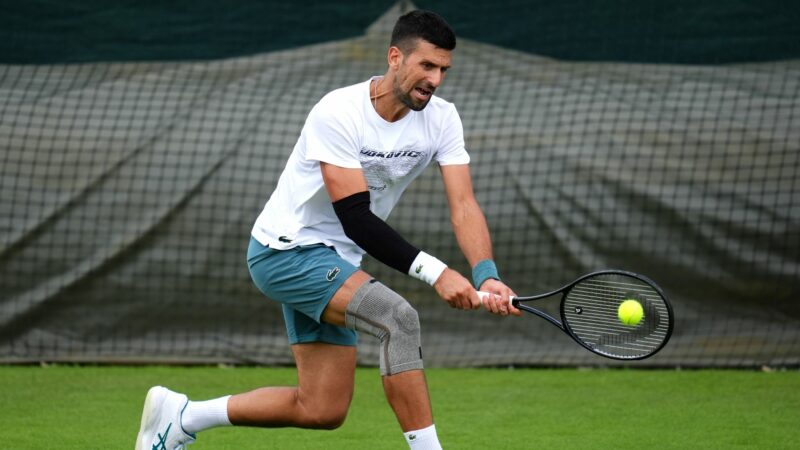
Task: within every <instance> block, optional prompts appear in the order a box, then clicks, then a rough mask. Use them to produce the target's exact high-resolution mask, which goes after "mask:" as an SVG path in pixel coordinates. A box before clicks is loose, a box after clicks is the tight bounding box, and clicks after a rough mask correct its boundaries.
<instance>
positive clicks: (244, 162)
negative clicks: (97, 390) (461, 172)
mask: <svg viewBox="0 0 800 450" xmlns="http://www.w3.org/2000/svg"><path fill="white" fill-rule="evenodd" d="M637 4H638V3H637ZM390 6H391V4H388V5H386V8H383V10H385V9H387V8H389V7H390ZM422 6H429V7H433V6H436V4H432V5H422ZM445 6H446V5H445ZM445 6H442V8H443V9H447V8H446V7H445ZM408 7H409V6H408V5H403V4H401V5H396V6H395V7H393V8H391V9H389V11H388V12H386V13H385V14H384V15H383V16H382V17H380V18H377V17H376V20H375V22H374V23H372V24H371V25H369V26H368V27H367V29H366V31H365V32H363V33H361V34H360V35H357V36H352V37H344V38H339V39H335V40H332V41H326V42H319V43H315V44H311V45H303V46H300V47H296V46H295V47H293V48H285V49H277V50H274V51H267V52H258V53H255V54H251V55H243V56H235V57H228V58H210V59H205V60H195V61H185V60H184V61H178V60H164V61H150V62H142V61H122V62H109V61H92V62H77V63H76V62H58V63H46V64H43V63H39V64H32V63H25V64H17V63H7V64H3V65H0V362H35V361H70V362H178V363H258V364H288V363H291V362H292V359H291V354H290V351H289V348H288V345H287V340H286V337H285V331H284V327H283V319H282V315H281V313H280V307H279V305H278V304H277V303H275V302H273V301H272V300H269V299H267V298H265V297H263V296H262V295H261V294H260V293H259V292H258V291H257V290H256V288H255V287H254V285H253V284H252V282H251V280H250V278H249V274H248V271H247V267H246V264H245V253H246V248H247V244H248V239H249V232H250V228H251V226H252V224H253V221H254V220H255V218H256V216H257V215H258V213H259V212H260V210H261V208H262V207H263V204H264V202H265V201H266V199H267V198H268V196H269V194H270V193H271V192H272V189H274V187H275V184H276V182H277V179H278V176H279V175H280V173H281V171H282V169H283V166H284V164H285V162H286V160H287V158H288V156H289V153H290V152H291V149H292V147H293V146H294V143H295V141H296V139H297V136H298V134H299V131H300V128H301V127H302V125H303V121H304V119H305V116H306V114H307V113H308V111H309V110H310V108H311V107H312V106H313V105H314V103H315V102H316V101H317V100H318V99H319V98H320V97H321V96H322V95H324V94H325V93H326V92H328V91H330V90H332V89H334V88H337V87H341V86H345V85H350V84H354V83H357V82H360V81H363V80H366V79H367V78H368V77H369V76H371V75H379V74H382V73H383V72H384V70H385V64H386V63H385V51H386V47H387V43H388V35H387V33H388V30H389V29H390V27H391V25H392V24H393V23H394V20H395V18H396V17H397V15H398V14H399V12H400V11H401V10H402V9H403V8H408ZM642 8H644V7H642ZM379 9H380V8H379ZM284 13H285V12H284ZM777 13H778V14H779V13H780V12H777ZM570 14H571V13H570V12H569V11H563V17H560V20H562V21H567V20H568V18H569V16H570ZM516 26H517V28H518V29H523V28H524V26H521V25H520V24H518V23H517V25H516ZM456 28H457V27H456ZM467 29H469V28H467ZM457 31H458V29H457ZM495 31H497V30H496V29H495ZM513 31H514V29H510V31H509V32H513ZM595 31H596V30H595ZM633 32H636V33H644V34H645V35H646V33H647V31H646V30H645V31H643V30H639V29H636V28H633ZM655 32H658V30H655ZM587 33H588V34H589V35H592V33H593V30H587ZM639 36H640V34H635V35H634V36H632V37H635V38H638V37H639ZM583 37H584V40H586V39H585V38H586V36H583ZM566 38H568V37H567V36H565V37H564V39H566ZM590 40H592V39H590ZM659 42H661V41H659ZM662 44H663V42H662ZM656 48H662V47H656ZM712 53H713V50H712ZM668 56H669V58H667V57H665V58H664V60H665V61H662V62H657V61H645V60H644V59H642V60H641V61H639V62H637V61H630V60H627V61H622V60H619V61H614V60H600V61H597V60H588V59H584V60H576V59H574V58H559V57H554V56H544V55H540V54H536V53H535V52H527V51H526V52H523V51H520V50H519V49H516V50H515V49H510V48H508V47H501V46H498V45H494V44H493V43H489V42H485V41H484V42H481V41H478V40H473V39H469V38H461V39H460V40H459V44H458V48H457V49H456V51H455V53H454V67H453V69H452V71H451V73H450V74H449V76H448V79H447V80H446V82H445V83H444V85H443V86H442V88H441V89H440V90H439V91H437V94H438V95H440V96H442V97H443V98H445V99H447V100H449V101H452V102H454V103H455V104H456V106H457V108H458V110H459V113H460V114H461V117H462V120H463V123H464V130H465V137H466V144H467V149H468V151H469V152H470V155H471V157H472V163H471V165H470V166H471V171H472V174H473V176H474V184H475V190H476V194H477V197H478V200H479V202H480V204H481V206H482V208H483V210H484V212H485V213H486V216H487V219H488V222H489V225H490V228H491V231H492V237H493V241H494V249H495V259H496V261H497V264H498V267H499V269H500V274H501V276H502V277H503V279H504V281H506V282H507V283H508V284H509V285H511V286H512V287H513V288H514V289H515V290H516V291H517V292H518V293H520V294H529V295H530V294H534V293H538V292H541V291H548V290H552V289H555V288H557V287H560V286H561V285H563V284H565V283H567V282H569V281H571V280H572V279H573V278H575V277H577V276H578V275H580V274H582V273H584V272H587V271H591V270H596V269H601V268H620V269H627V270H631V271H635V272H639V273H643V274H645V275H647V276H649V277H650V278H653V279H654V280H655V281H657V282H658V283H659V284H660V285H661V286H662V288H663V290H664V291H665V293H666V294H667V296H668V297H669V298H670V299H671V300H672V302H673V306H674V311H675V316H676V321H675V331H674V335H673V337H672V340H671V341H670V343H669V344H668V346H667V347H666V348H665V349H664V350H662V351H661V352H660V353H659V354H657V355H656V356H654V357H653V358H650V359H648V360H645V361H642V362H636V363H620V364H625V365H628V366H719V367H750V366H761V365H777V366H792V365H798V363H800V268H799V264H800V195H799V194H798V193H799V192H800V182H798V179H799V178H800V172H799V171H798V169H800V157H799V155H800V60H798V59H793V58H775V59H772V60H768V61H763V60H762V61H755V59H758V58H754V60H753V61H745V60H738V61H726V62H724V63H693V64H684V63H679V62H674V61H672V62H670V61H666V60H668V59H679V58H675V56H676V54H675V53H670V54H669V55H668ZM389 222H390V223H391V224H392V225H393V226H394V227H396V228H397V229H398V230H399V231H400V232H401V233H402V234H403V235H405V236H406V237H407V238H408V239H409V240H410V241H411V242H412V243H414V244H415V245H417V246H418V247H420V248H423V249H425V250H426V251H427V252H428V253H431V254H434V255H436V256H438V257H439V258H440V259H442V260H444V261H446V262H447V263H449V264H450V265H451V266H452V267H454V268H456V269H458V270H461V271H462V273H468V270H469V268H468V267H467V263H466V261H465V260H464V257H463V256H462V255H461V254H460V252H459V250H458V248H457V245H456V243H455V239H454V238H453V235H452V230H451V227H450V223H449V217H448V210H447V204H446V199H445V197H444V193H443V189H442V183H441V179H440V176H439V172H438V168H437V167H436V166H435V165H433V166H431V167H430V168H429V169H428V170H427V171H426V172H425V174H424V175H423V176H422V177H421V178H420V179H418V180H417V181H416V182H415V183H414V184H413V185H412V187H411V188H410V190H409V191H408V192H407V193H406V194H405V196H404V197H403V199H402V200H401V202H400V204H399V205H398V207H397V209H396V210H395V211H394V212H393V213H392V216H391V217H390V219H389ZM364 268H365V269H366V270H368V271H369V272H371V273H372V274H374V275H375V276H376V277H377V278H379V279H381V280H382V281H384V282H385V283H386V284H388V285H390V286H392V287H393V288H394V289H395V290H397V291H398V292H400V293H401V294H403V295H404V296H406V297H407V298H408V299H409V301H411V302H412V303H413V304H414V306H415V307H416V308H417V309H418V310H419V312H420V316H421V320H422V325H423V346H424V348H425V356H426V364H427V365H428V366H451V367H452V366H455V367H461V366H498V365H502V366H505V365H543V366H561V365H576V366H592V365H606V364H618V363H612V362H611V361H610V360H605V359H603V358H602V357H599V356H596V355H593V354H591V353H589V352H586V351H585V350H582V349H581V348H580V347H579V346H578V345H576V344H575V343H574V342H572V341H571V340H570V338H569V337H567V336H566V335H564V334H563V333H561V332H560V331H558V330H557V329H555V328H554V327H552V326H551V325H549V324H547V323H546V322H544V321H542V320H539V319H536V318H533V317H532V316H531V317H523V318H499V317H494V316H491V315H489V314H487V313H482V312H463V311H457V310H453V309H450V308H448V307H447V306H446V304H445V303H444V302H442V301H441V300H439V299H438V298H437V296H436V294H435V292H434V291H433V290H432V289H431V288H430V287H429V286H427V285H425V284H424V283H422V282H420V281H417V280H415V279H412V278H410V277H407V276H404V275H402V274H400V273H397V272H393V271H392V270H391V269H388V268H386V267H384V266H382V265H381V264H379V263H377V262H375V261H373V260H370V259H366V260H365V262H364ZM359 361H360V363H362V364H365V365H376V364H377V361H378V356H377V345H376V343H375V342H374V341H373V339H372V338H371V337H369V336H362V338H361V341H360V347H359Z"/></svg>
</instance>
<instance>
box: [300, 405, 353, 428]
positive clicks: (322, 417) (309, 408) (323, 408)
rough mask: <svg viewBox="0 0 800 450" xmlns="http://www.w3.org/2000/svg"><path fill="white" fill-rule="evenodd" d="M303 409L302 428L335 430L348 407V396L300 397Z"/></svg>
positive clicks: (345, 414)
mask: <svg viewBox="0 0 800 450" xmlns="http://www.w3.org/2000/svg"><path fill="white" fill-rule="evenodd" d="M300 404H301V405H302V409H303V420H302V423H301V426H302V427H303V428H313V429H318V430H335V429H336V428H339V427H340V426H342V424H343V423H344V421H345V419H346V418H347V411H348V409H350V398H347V399H346V400H344V399H342V400H336V399H334V400H331V399H324V400H323V399H319V398H315V399H305V400H303V399H301V400H300Z"/></svg>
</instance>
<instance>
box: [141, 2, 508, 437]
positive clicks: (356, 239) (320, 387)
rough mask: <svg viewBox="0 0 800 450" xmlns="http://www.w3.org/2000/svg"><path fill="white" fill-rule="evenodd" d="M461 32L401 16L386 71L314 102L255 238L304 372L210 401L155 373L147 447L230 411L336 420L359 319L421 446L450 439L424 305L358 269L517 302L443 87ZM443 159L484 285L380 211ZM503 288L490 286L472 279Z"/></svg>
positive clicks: (236, 420) (469, 301)
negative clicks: (439, 412)
mask: <svg viewBox="0 0 800 450" xmlns="http://www.w3.org/2000/svg"><path fill="white" fill-rule="evenodd" d="M455 45H456V41H455V35H454V33H453V31H452V29H451V28H450V27H449V25H448V24H447V23H446V22H445V21H444V20H443V19H442V18H441V17H439V16H438V15H436V14H434V13H431V12H426V11H412V12H410V13H408V14H406V15H404V16H402V17H400V19H398V21H397V24H396V25H395V28H394V31H393V33H392V40H391V44H390V48H389V51H388V54H387V59H388V65H389V67H388V69H387V71H386V73H385V75H384V76H382V77H373V78H371V79H369V80H367V81H365V82H362V83H359V84H356V85H354V86H349V87H345V88H342V89H337V90H335V91H333V92H331V93H329V94H328V95H326V96H325V97H323V98H322V100H320V102H319V103H318V104H317V105H315V106H314V108H313V109H312V111H311V112H310V113H309V116H308V118H307V120H306V123H305V126H304V127H303V130H302V132H301V135H300V138H299V140H298V142H297V144H296V145H295V148H294V151H293V152H292V154H291V156H290V157H289V161H288V162H287V165H286V169H285V170H284V172H283V174H282V175H281V177H280V180H279V181H278V186H277V187H276V189H275V191H274V192H273V194H272V196H271V197H270V199H269V200H268V201H267V203H266V206H265V207H264V210H263V211H262V213H261V215H260V216H259V217H258V219H257V220H256V223H255V226H254V227H253V230H252V238H251V241H250V247H249V249H248V265H249V267H250V273H251V275H252V278H253V281H254V282H255V284H256V285H257V286H258V288H259V289H260V290H261V291H262V292H263V293H264V294H265V295H267V296H268V297H269V298H271V299H273V300H276V301H279V302H281V303H282V307H283V314H284V319H285V321H286V328H287V333H288V335H289V342H290V344H291V346H292V352H293V354H294V358H295V361H296V363H297V372H298V386H296V387H265V388H261V389H257V390H255V391H252V392H247V393H243V394H238V395H233V396H227V397H222V398H218V399H214V400H208V401H204V402H193V401H192V402H190V401H188V399H187V398H186V396H185V395H182V394H178V393H175V392H172V391H169V390H167V389H166V388H163V387H154V388H152V389H151V390H150V392H148V395H147V399H146V401H145V407H144V412H143V417H142V428H141V430H140V433H139V436H138V438H137V444H136V448H137V450H141V449H146V450H153V449H160V448H164V449H167V450H173V449H178V448H184V445H186V444H188V443H191V442H193V441H194V440H195V434H196V433H197V432H199V431H202V430H205V429H208V428H211V427H215V426H222V425H232V424H233V425H249V426H262V427H279V426H292V427H303V428H328V429H332V428H336V427H338V426H339V425H341V424H342V422H343V421H344V419H345V417H346V414H347V410H348V408H349V406H350V400H351V398H352V395H353V381H354V375H355V366H356V347H355V345H356V331H360V332H363V333H366V334H370V335H373V336H375V337H377V338H378V339H380V341H381V352H380V370H381V375H382V377H383V378H382V379H383V386H384V390H385V392H386V396H387V399H388V401H389V403H390V405H391V407H392V409H393V410H394V412H395V415H396V417H397V420H398V422H399V423H400V427H401V428H402V430H403V432H404V435H405V437H406V440H407V442H408V444H409V446H410V448H412V449H440V448H441V446H440V444H439V440H438V437H437V435H436V429H435V426H434V424H433V415H432V412H431V405H430V399H429V396H428V389H427V385H426V382H425V377H424V373H423V367H422V348H421V345H420V329H419V319H418V316H417V312H416V311H415V310H414V308H412V307H411V305H410V304H409V303H408V302H407V301H406V300H405V299H403V298H402V297H401V296H400V295H398V294H397V293H395V292H394V291H392V290H391V289H389V288H388V287H386V286H385V285H383V284H382V283H380V282H378V281H376V280H374V279H372V277H370V276H369V275H368V274H367V273H365V272H364V271H362V270H360V269H359V265H360V262H361V257H362V255H363V254H364V253H365V252H366V253H369V254H370V255H371V256H373V257H374V258H376V259H377V260H379V261H381V262H382V263H384V264H387V265H389V266H391V267H393V268H395V269H397V270H400V271H402V272H404V273H407V274H409V275H410V276H413V277H416V278H419V279H421V280H424V281H426V282H427V283H429V284H431V285H432V286H433V287H434V289H435V290H436V292H437V293H438V295H439V296H440V297H441V298H442V299H443V300H444V301H446V302H447V303H448V304H449V305H450V306H452V307H454V308H458V309H476V308H479V307H480V306H481V304H483V305H484V306H485V308H486V309H487V310H489V311H491V312H493V313H495V314H502V315H507V314H515V315H519V314H520V312H519V311H518V310H517V309H516V308H514V307H513V306H511V305H510V304H509V301H508V300H509V296H510V295H513V292H512V291H511V289H509V288H508V287H507V286H506V285H505V284H503V283H502V282H501V281H500V278H499V276H498V274H497V269H496V268H495V266H494V263H493V262H492V249H491V241H490V238H489V231H488V227H487V225H486V220H485V218H484V215H483V213H482V211H481V209H480V208H479V206H478V204H477V202H476V201H475V197H474V195H473V192H472V181H471V177H470V172H469V166H468V162H469V156H468V155H467V152H466V150H465V149H464V137H463V130H462V127H461V120H460V118H459V117H458V114H457V112H456V110H455V107H454V106H453V105H452V104H450V103H448V102H446V101H444V100H442V99H440V98H438V97H435V96H434V95H433V94H434V92H435V90H436V89H437V88H438V87H439V85H440V84H441V82H442V81H443V80H444V77H445V73H446V71H447V70H448V69H449V68H450V63H451V52H452V50H453V49H454V48H455ZM433 159H436V161H437V162H438V164H439V165H440V168H441V173H442V177H443V179H444V184H445V189H446V193H447V199H448V202H449V206H450V212H451V221H452V225H453V229H454V232H455V235H456V238H457V241H458V243H459V246H460V247H461V249H462V251H463V253H464V255H465V256H466V258H467V260H468V261H469V263H470V264H471V266H472V267H474V270H473V281H474V286H475V287H473V285H472V284H471V283H470V281H468V280H467V279H466V278H464V277H463V276H461V275H460V274H459V273H457V272H455V271H454V270H451V269H449V268H448V267H447V266H446V264H445V263H443V262H441V261H439V260H438V259H436V258H435V257H433V256H431V255H428V254H427V253H425V252H423V251H420V250H418V249H416V248H415V247H413V246H412V245H411V244H410V243H408V242H407V241H406V240H405V239H403V237H401V236H400V235H399V234H398V233H397V232H396V231H394V230H393V229H392V228H391V227H390V226H389V225H387V224H386V222H384V219H385V218H386V217H387V216H388V215H389V212H390V211H391V209H392V208H393V207H394V205H395V204H396V203H397V201H398V200H399V198H400V195H401V194H402V192H403V191H404V189H405V188H406V187H407V186H408V184H409V183H410V182H411V180H413V179H414V178H415V177H416V176H418V175H419V174H420V173H421V172H422V171H423V170H424V169H425V167H426V166H427V165H428V163H429V162H430V161H431V160H433ZM476 287H477V288H479V289H481V290H483V291H488V292H490V293H492V294H495V295H493V296H489V297H487V298H486V299H484V300H481V299H480V298H479V297H478V294H477V292H476V290H475V288H476Z"/></svg>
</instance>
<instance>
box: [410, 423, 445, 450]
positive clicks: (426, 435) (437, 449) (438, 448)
mask: <svg viewBox="0 0 800 450" xmlns="http://www.w3.org/2000/svg"><path fill="white" fill-rule="evenodd" d="M403 436H405V438H406V442H408V448H410V449H411V450H442V444H440V443H439V436H437V435H436V425H431V426H429V427H427V428H423V429H421V430H414V431H408V432H405V433H403Z"/></svg>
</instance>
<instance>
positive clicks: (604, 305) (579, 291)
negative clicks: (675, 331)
mask: <svg viewBox="0 0 800 450" xmlns="http://www.w3.org/2000/svg"><path fill="white" fill-rule="evenodd" d="M627 299H635V300H637V301H638V302H639V303H641V304H642V308H643V310H644V315H643V318H642V320H641V321H640V322H639V323H638V324H636V325H634V326H630V325H625V324H623V323H622V322H620V320H619V317H618V308H619V305H620V304H621V303H622V302H623V301H624V300H627ZM563 308H564V310H563V317H564V321H565V324H566V325H567V326H568V327H569V329H571V331H572V332H573V334H574V335H575V336H576V337H577V338H578V339H579V340H581V341H582V342H583V343H584V344H586V345H587V346H589V347H591V348H592V349H593V350H594V351H596V352H598V353H601V354H606V355H608V356H613V357H616V358H623V359H624V358H631V359H634V358H641V357H644V356H647V355H649V354H651V353H653V352H655V351H657V350H658V349H659V348H660V347H661V346H662V345H663V343H664V341H665V339H666V338H667V336H668V333H669V311H668V309H667V306H666V302H665V301H664V299H663V297H662V296H661V295H660V293H659V292H658V291H657V290H655V289H654V288H653V287H651V286H650V285H649V284H647V283H645V282H644V281H641V280H639V279H638V278H634V277H628V276H623V275H620V274H604V275H598V276H595V277H591V278H587V279H585V280H582V281H581V282H579V283H577V284H576V285H575V286H573V287H572V289H571V290H570V291H569V293H568V294H567V296H566V298H565V299H564V304H563Z"/></svg>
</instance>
